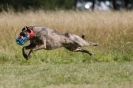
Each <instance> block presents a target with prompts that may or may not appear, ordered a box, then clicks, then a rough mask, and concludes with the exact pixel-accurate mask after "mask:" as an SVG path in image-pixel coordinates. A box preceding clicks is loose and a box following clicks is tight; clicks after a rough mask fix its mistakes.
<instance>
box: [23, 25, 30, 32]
mask: <svg viewBox="0 0 133 88" xmlns="http://www.w3.org/2000/svg"><path fill="white" fill-rule="evenodd" d="M22 32H29V33H30V32H31V30H30V28H29V27H28V26H25V27H24V28H23V29H22Z"/></svg>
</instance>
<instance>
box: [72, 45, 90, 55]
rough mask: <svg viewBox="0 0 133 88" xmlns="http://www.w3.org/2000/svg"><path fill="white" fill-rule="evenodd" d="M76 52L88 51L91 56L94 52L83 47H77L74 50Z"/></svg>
mask: <svg viewBox="0 0 133 88" xmlns="http://www.w3.org/2000/svg"><path fill="white" fill-rule="evenodd" d="M73 51H74V52H82V53H87V54H89V55H90V56H92V55H93V54H92V53H91V52H90V51H88V50H85V49H82V48H81V47H78V48H77V49H75V50H73Z"/></svg>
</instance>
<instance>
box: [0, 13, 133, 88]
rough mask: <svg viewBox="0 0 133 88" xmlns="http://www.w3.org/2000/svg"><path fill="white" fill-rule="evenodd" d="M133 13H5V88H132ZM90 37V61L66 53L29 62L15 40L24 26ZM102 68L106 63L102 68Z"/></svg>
mask: <svg viewBox="0 0 133 88" xmlns="http://www.w3.org/2000/svg"><path fill="white" fill-rule="evenodd" d="M132 15H133V12H93V13H92V12H74V11H67V12H65V11H57V12H50V11H48V12H43V11H38V12H33V11H27V12H23V13H14V12H8V13H7V12H2V13H0V88H9V87H10V88H45V87H46V88H53V87H55V88H132V87H133V85H132V84H133V68H132V64H133V25H132V24H133V17H132ZM30 25H34V26H47V27H50V28H53V29H56V30H57V31H60V32H71V33H75V34H78V35H82V34H84V35H86V40H87V41H93V42H97V43H99V46H98V47H91V46H88V47H85V48H87V49H88V50H90V51H91V52H94V53H96V54H95V55H94V56H89V55H87V54H82V53H74V52H70V51H67V50H65V49H64V48H61V49H56V50H52V51H45V50H42V51H37V52H34V53H33V55H32V58H31V59H30V60H28V61H26V60H25V59H24V58H23V56H22V54H21V48H22V47H21V46H18V45H17V44H16V42H15V39H16V37H17V35H18V34H19V32H20V31H21V29H22V28H23V27H24V26H30ZM99 62H100V63H99Z"/></svg>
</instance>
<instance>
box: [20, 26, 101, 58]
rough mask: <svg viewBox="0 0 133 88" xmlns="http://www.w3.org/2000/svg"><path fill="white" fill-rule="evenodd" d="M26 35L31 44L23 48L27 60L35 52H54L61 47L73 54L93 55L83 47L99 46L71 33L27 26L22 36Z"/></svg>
mask: <svg viewBox="0 0 133 88" xmlns="http://www.w3.org/2000/svg"><path fill="white" fill-rule="evenodd" d="M30 33H32V35H30ZM26 34H28V36H29V40H30V44H29V45H28V46H24V47H23V48H22V53H23V56H24V58H25V59H26V60H28V59H29V58H30V56H31V53H32V52H33V51H36V50H41V49H45V50H52V49H56V48H61V47H64V48H66V49H67V50H70V51H73V52H83V53H87V54H89V55H92V53H91V52H89V51H88V50H85V49H82V48H81V47H83V46H88V45H93V46H97V45H98V44H97V43H92V42H87V41H85V40H84V35H83V36H82V37H79V36H78V35H75V34H71V33H64V34H62V33H59V32H57V31H55V30H52V29H50V28H46V27H36V26H29V27H27V26H26V27H24V28H23V29H22V32H21V33H20V35H21V36H25V35H26Z"/></svg>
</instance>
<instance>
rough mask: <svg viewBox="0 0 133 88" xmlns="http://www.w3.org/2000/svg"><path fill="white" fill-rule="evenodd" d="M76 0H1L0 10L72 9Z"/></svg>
mask: <svg viewBox="0 0 133 88" xmlns="http://www.w3.org/2000/svg"><path fill="white" fill-rule="evenodd" d="M74 4H75V0H0V11H2V10H5V11H8V10H10V9H13V10H14V11H23V10H27V9H34V10H37V9H45V10H49V9H50V10H56V9H72V8H74Z"/></svg>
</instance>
